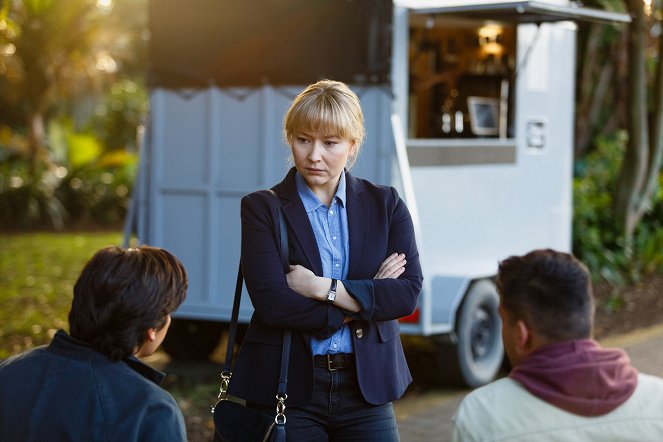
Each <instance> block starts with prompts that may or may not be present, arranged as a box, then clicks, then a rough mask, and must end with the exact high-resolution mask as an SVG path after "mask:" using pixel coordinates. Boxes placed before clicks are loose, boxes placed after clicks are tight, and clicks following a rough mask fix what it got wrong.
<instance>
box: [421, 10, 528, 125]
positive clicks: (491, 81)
mask: <svg viewBox="0 0 663 442" xmlns="http://www.w3.org/2000/svg"><path fill="white" fill-rule="evenodd" d="M515 61H516V26H515V25H503V24H489V23H486V22H483V21H477V20H469V19H462V18H458V17H453V18H452V17H449V16H445V15H444V14H436V15H417V14H415V15H411V16H410V40H409V66H410V67H409V76H410V77H409V106H408V108H409V115H408V119H409V127H408V132H409V133H408V137H409V138H496V137H500V138H507V137H508V138H510V137H512V136H513V121H514V118H513V103H514V93H513V92H514V84H513V77H514V71H515V69H516V67H515Z"/></svg>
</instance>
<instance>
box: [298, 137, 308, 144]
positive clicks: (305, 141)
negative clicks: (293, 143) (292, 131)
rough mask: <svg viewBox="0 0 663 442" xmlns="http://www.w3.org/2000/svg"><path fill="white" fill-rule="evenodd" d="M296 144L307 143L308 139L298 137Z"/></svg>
mask: <svg viewBox="0 0 663 442" xmlns="http://www.w3.org/2000/svg"><path fill="white" fill-rule="evenodd" d="M297 142H298V143H302V144H303V143H308V142H309V140H308V138H302V137H299V138H297Z"/></svg>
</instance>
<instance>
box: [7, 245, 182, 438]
mask: <svg viewBox="0 0 663 442" xmlns="http://www.w3.org/2000/svg"><path fill="white" fill-rule="evenodd" d="M187 286H188V280H187V274H186V270H185V269H184V266H183V265H182V263H181V262H180V261H179V260H178V259H177V258H176V257H175V256H174V255H172V254H171V253H170V252H168V251H166V250H164V249H160V248H156V247H149V246H142V247H137V248H130V249H122V248H119V247H107V248H104V249H102V250H100V251H98V252H97V253H96V254H95V255H94V256H93V257H92V258H91V259H90V260H89V261H88V262H87V264H86V265H85V267H84V268H83V270H82V272H81V274H80V276H79V278H78V281H77V282H76V285H75V286H74V298H73V301H72V304H71V310H70V312H69V329H70V333H69V334H67V333H66V332H65V331H64V330H58V331H57V333H56V334H55V336H54V338H53V341H52V342H51V343H50V344H49V345H48V346H43V347H38V348H35V349H33V350H30V351H28V352H25V353H22V354H19V355H16V356H13V357H11V358H9V359H7V360H5V361H2V362H0V399H1V400H0V440H2V441H3V442H12V441H16V442H18V441H21V442H26V441H43V440H67V441H85V442H90V441H122V442H128V441H165V440H167V441H186V431H185V426H184V418H183V416H182V412H181V411H180V409H179V407H178V405H177V402H176V401H175V399H174V398H173V397H172V396H171V395H170V394H169V393H168V392H166V391H165V390H163V389H162V388H160V387H159V386H158V384H159V383H161V381H163V378H164V377H165V375H164V374H163V373H161V372H159V371H157V370H154V369H153V368H151V367H149V366H148V365H146V364H144V363H143V362H141V361H140V360H139V359H138V358H140V357H145V356H149V355H151V354H152V353H154V352H155V351H156V349H157V348H158V346H159V345H160V344H161V342H162V341H163V339H164V337H165V336H166V333H167V331H168V327H169V325H170V320H171V319H170V314H171V313H172V312H173V311H175V310H176V309H177V308H178V307H179V306H180V304H181V303H182V302H183V301H184V298H185V296H186V290H187Z"/></svg>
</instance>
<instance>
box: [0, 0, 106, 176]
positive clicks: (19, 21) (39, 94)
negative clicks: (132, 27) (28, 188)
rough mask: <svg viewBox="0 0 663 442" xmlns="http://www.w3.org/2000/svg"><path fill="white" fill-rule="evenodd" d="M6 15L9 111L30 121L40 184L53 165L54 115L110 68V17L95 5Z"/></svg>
mask: <svg viewBox="0 0 663 442" xmlns="http://www.w3.org/2000/svg"><path fill="white" fill-rule="evenodd" d="M3 9H4V11H5V13H4V15H5V17H4V19H2V17H0V23H2V24H3V25H2V26H0V46H2V47H3V48H4V50H3V51H2V52H1V53H0V74H2V77H1V79H0V91H1V92H2V95H3V100H4V101H5V102H6V105H7V106H8V108H9V109H12V112H13V113H15V114H18V115H19V116H20V117H21V118H22V119H24V124H25V128H26V132H27V139H28V143H27V146H28V149H27V157H28V159H29V166H30V167H29V170H30V171H31V173H32V174H33V178H34V174H35V173H36V172H37V169H38V168H39V165H40V163H42V162H45V161H47V160H48V158H47V157H48V156H47V149H46V148H45V145H44V137H45V129H44V128H45V119H46V118H47V116H48V114H49V112H51V111H52V110H53V109H54V108H55V106H56V105H57V104H59V103H61V102H62V101H64V100H67V99H68V98H71V97H73V96H75V95H76V94H78V93H80V92H83V91H86V90H88V88H89V87H90V86H92V85H94V84H95V83H98V82H99V80H100V79H101V76H100V70H99V69H98V68H99V67H101V68H103V67H104V66H103V62H104V61H105V62H106V63H107V64H108V63H109V60H110V55H108V51H107V50H106V48H105V47H104V42H108V41H110V40H109V39H107V38H106V39H105V38H103V36H104V33H105V32H107V31H106V30H105V29H104V27H102V20H103V19H104V15H105V12H106V11H105V10H104V9H103V8H100V7H99V6H98V5H97V3H96V1H93V0H67V1H58V0H13V1H11V0H9V1H5V3H4V8H3ZM106 35H108V34H107V33H106ZM104 56H106V57H107V58H106V59H104V58H103V57H104ZM106 67H107V66H106Z"/></svg>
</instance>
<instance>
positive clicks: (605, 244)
mask: <svg viewBox="0 0 663 442" xmlns="http://www.w3.org/2000/svg"><path fill="white" fill-rule="evenodd" d="M626 142H627V135H626V133H625V132H623V131H620V132H616V133H614V134H612V135H610V136H600V137H598V138H597V140H596V148H595V150H594V151H592V152H591V153H590V154H588V155H586V156H585V157H584V158H582V159H580V160H578V161H577V162H576V176H575V178H574V183H573V193H574V216H573V251H574V253H575V254H576V256H578V257H579V258H580V259H581V260H583V262H585V264H587V266H588V267H589V269H590V271H591V272H592V275H593V277H594V279H599V278H602V279H605V280H607V281H608V282H610V283H611V284H613V285H616V286H620V285H623V284H625V283H629V282H634V281H637V280H638V279H639V278H640V277H641V276H642V275H644V274H648V273H652V272H654V271H658V270H663V253H662V251H663V229H661V227H662V226H661V220H663V191H662V190H661V187H660V186H659V191H658V193H657V196H656V198H655V199H654V203H653V208H652V210H651V211H650V213H649V214H647V216H645V217H644V219H643V221H642V223H641V225H640V226H639V228H638V230H637V231H636V233H635V237H634V245H633V252H632V255H628V254H627V253H626V251H625V248H624V238H623V236H622V232H621V231H620V229H619V227H618V225H617V223H616V221H615V219H614V215H613V195H614V194H615V186H616V183H617V177H618V174H619V170H620V167H621V162H622V158H623V152H624V149H625V146H626ZM661 184H663V183H661ZM615 306H617V307H618V302H617V301H615Z"/></svg>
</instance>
